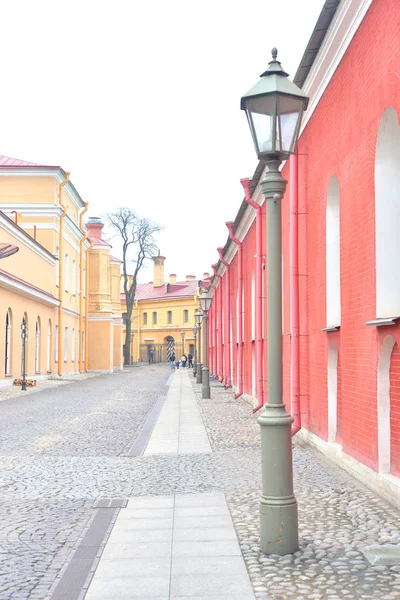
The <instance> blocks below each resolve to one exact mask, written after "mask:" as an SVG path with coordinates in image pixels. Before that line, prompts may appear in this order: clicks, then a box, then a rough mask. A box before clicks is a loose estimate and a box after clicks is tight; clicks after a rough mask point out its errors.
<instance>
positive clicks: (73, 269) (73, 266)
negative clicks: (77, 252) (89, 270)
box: [72, 260, 76, 294]
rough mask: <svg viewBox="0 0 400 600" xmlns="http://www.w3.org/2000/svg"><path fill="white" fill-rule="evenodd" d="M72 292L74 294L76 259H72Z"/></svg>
mask: <svg viewBox="0 0 400 600" xmlns="http://www.w3.org/2000/svg"><path fill="white" fill-rule="evenodd" d="M72 293H73V294H76V260H73V261H72Z"/></svg>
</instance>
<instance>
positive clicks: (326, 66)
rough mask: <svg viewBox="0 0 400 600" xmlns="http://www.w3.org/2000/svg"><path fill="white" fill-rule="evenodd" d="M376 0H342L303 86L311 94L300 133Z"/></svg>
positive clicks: (308, 94)
mask: <svg viewBox="0 0 400 600" xmlns="http://www.w3.org/2000/svg"><path fill="white" fill-rule="evenodd" d="M372 2H373V0H342V2H341V3H340V4H339V6H338V8H337V10H336V13H335V15H334V17H333V19H332V22H331V24H330V26H329V29H328V31H327V33H326V35H325V38H324V41H323V42H322V44H321V47H320V49H319V52H318V54H317V56H316V57H315V60H314V63H313V65H312V67H311V69H310V72H309V73H308V75H307V78H306V80H305V82H304V85H303V87H302V89H303V91H304V92H305V93H306V94H307V96H309V98H310V101H309V105H308V109H307V111H306V113H305V114H304V118H303V121H302V125H301V130H300V135H301V133H302V132H303V131H304V129H305V127H306V126H307V123H308V121H309V120H310V118H311V116H312V114H313V112H314V110H315V109H316V107H317V105H318V103H319V101H320V100H321V97H322V95H323V93H324V92H325V90H326V88H327V87H328V85H329V82H330V81H331V79H332V77H333V75H334V73H335V71H336V69H337V67H338V66H339V64H340V61H341V60H342V58H343V56H344V55H345V52H346V50H347V48H348V47H349V45H350V43H351V41H352V39H353V37H354V36H355V34H356V32H357V30H358V28H359V26H360V25H361V23H362V21H363V19H364V17H365V15H366V13H367V11H368V9H369V7H370V6H371V4H372Z"/></svg>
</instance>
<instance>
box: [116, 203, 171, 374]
mask: <svg viewBox="0 0 400 600" xmlns="http://www.w3.org/2000/svg"><path fill="white" fill-rule="evenodd" d="M107 219H108V222H109V224H110V226H111V228H112V229H113V230H114V231H115V232H116V234H117V235H118V236H119V237H121V239H122V272H123V276H124V292H125V299H126V312H127V316H126V329H125V331H126V334H125V343H124V364H125V365H130V364H131V338H132V311H133V306H134V303H135V295H136V286H137V279H138V275H139V272H140V270H141V268H142V267H143V264H144V262H145V260H146V259H148V258H151V257H152V256H154V255H155V254H156V251H157V246H156V240H155V235H156V234H157V233H158V232H159V231H161V229H162V227H160V226H159V225H157V224H156V223H153V222H152V221H150V220H149V219H146V218H142V217H138V216H137V215H136V214H135V213H134V212H133V211H132V210H131V209H130V208H126V207H122V208H118V209H117V211H116V212H115V213H108V214H107ZM131 261H132V262H133V265H134V268H133V273H131V274H130V273H128V262H131Z"/></svg>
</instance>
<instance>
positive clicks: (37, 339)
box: [35, 319, 40, 373]
mask: <svg viewBox="0 0 400 600" xmlns="http://www.w3.org/2000/svg"><path fill="white" fill-rule="evenodd" d="M35 373H40V325H39V320H38V319H36V331H35Z"/></svg>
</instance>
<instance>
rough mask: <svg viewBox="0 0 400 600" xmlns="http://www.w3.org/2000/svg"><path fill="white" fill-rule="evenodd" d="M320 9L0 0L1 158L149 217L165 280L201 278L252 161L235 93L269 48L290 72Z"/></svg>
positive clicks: (97, 212)
mask: <svg viewBox="0 0 400 600" xmlns="http://www.w3.org/2000/svg"><path fill="white" fill-rule="evenodd" d="M323 3H324V2H323V0H306V3H305V2H300V0H281V1H280V2H278V1H276V0H274V1H273V0H246V2H238V1H237V0H203V1H202V2H193V1H192V0H169V1H167V0H153V1H151V0H142V1H137V0H113V1H110V0H107V1H104V0H97V1H95V0H79V1H76V0H68V1H67V0H64V1H60V0H51V1H47V0H35V2H32V0H19V1H18V2H15V1H14V2H10V1H8V0H2V1H0V8H1V19H0V49H1V58H2V60H1V74H2V76H1V95H0V106H1V117H0V122H1V127H0V132H1V137H0V141H1V144H0V154H5V155H7V156H12V157H15V158H21V159H24V160H30V161H33V162H38V163H41V164H49V165H61V166H62V167H63V168H64V169H65V170H69V171H71V180H72V182H73V183H74V185H75V187H76V188H77V190H78V192H79V193H80V195H81V196H82V198H83V199H84V200H85V201H88V202H89V204H90V206H89V212H88V215H89V216H101V215H102V214H104V213H105V212H107V211H112V210H114V209H115V208H116V207H117V206H124V205H125V206H130V207H131V208H132V209H133V210H135V211H137V212H138V213H140V215H142V216H146V217H149V218H151V219H152V220H154V221H157V222H158V223H159V224H160V225H162V226H164V231H163V233H162V234H161V236H160V238H159V247H160V250H161V253H162V254H163V255H164V256H166V257H167V261H166V265H165V267H166V275H168V274H169V273H177V274H178V279H183V278H184V277H185V275H186V274H193V275H196V276H197V277H200V276H201V275H202V274H203V271H205V270H206V271H210V270H211V268H210V265H211V263H212V262H216V261H217V258H218V256H217V252H216V247H217V246H223V245H224V243H225V241H226V238H227V229H226V227H225V225H224V223H225V221H227V220H231V219H233V218H234V217H235V215H236V213H237V211H238V209H239V206H240V203H241V201H242V199H243V190H242V187H241V185H240V182H239V180H240V178H241V177H246V176H250V175H252V174H253V172H254V170H255V167H256V166H257V157H256V155H255V152H254V148H253V145H252V141H251V137H250V133H249V130H248V125H247V121H246V118H245V115H244V113H243V112H242V111H241V110H240V97H241V96H242V95H243V94H244V93H245V92H247V91H248V89H249V88H250V87H252V85H254V83H256V81H257V78H258V77H259V75H260V74H261V73H262V72H263V71H264V70H265V69H266V68H267V65H268V62H269V60H270V56H271V54H270V50H271V48H272V47H273V46H277V48H278V50H279V54H278V59H280V60H281V61H282V65H283V67H284V68H285V70H286V71H287V72H288V73H289V75H290V77H291V78H293V76H294V74H295V72H296V69H297V67H298V64H299V62H300V60H301V58H302V55H303V52H304V50H305V47H306V45H307V43H308V40H309V38H310V35H311V33H312V30H313V28H314V25H315V23H316V20H317V18H318V15H319V13H320V11H321V9H322V6H323ZM305 8H306V10H305ZM113 253H114V254H117V255H118V249H117V247H116V245H115V248H114V252H113ZM151 279H152V267H150V268H148V269H147V271H145V272H144V273H143V277H142V280H144V281H149V280H151Z"/></svg>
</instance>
